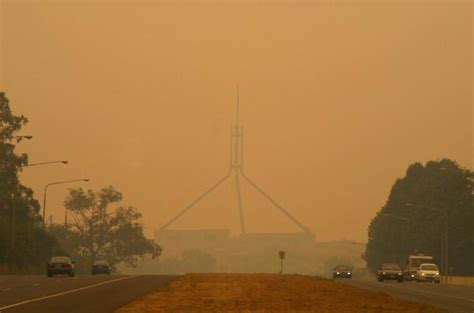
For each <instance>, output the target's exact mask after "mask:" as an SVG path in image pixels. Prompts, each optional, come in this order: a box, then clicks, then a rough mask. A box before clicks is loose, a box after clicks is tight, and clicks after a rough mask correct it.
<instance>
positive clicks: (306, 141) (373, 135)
mask: <svg viewBox="0 0 474 313" xmlns="http://www.w3.org/2000/svg"><path fill="white" fill-rule="evenodd" d="M0 3H1V6H0V10H1V12H0V18H1V27H2V29H1V32H0V34H1V49H0V51H1V53H2V58H1V60H2V62H1V66H2V67H1V68H0V73H1V79H0V90H3V91H5V92H6V94H7V97H8V98H9V99H10V103H11V106H12V108H13V110H14V112H15V113H17V114H24V115H26V116H27V117H28V118H29V119H30V123H29V124H28V126H27V127H26V128H25V129H24V130H23V134H32V135H33V136H34V139H33V140H31V141H24V142H22V143H21V144H20V145H19V151H21V152H27V153H28V154H29V157H30V162H32V163H34V162H42V161H52V160H59V159H66V160H69V161H70V164H69V165H67V166H64V165H57V164H56V165H49V166H42V167H31V168H25V169H24V171H23V173H22V175H21V179H22V181H23V182H24V183H25V184H26V185H28V186H31V187H32V188H33V189H34V191H35V194H36V197H37V198H38V199H39V200H41V201H42V197H43V188H44V185H45V184H47V183H49V182H54V181H58V180H68V179H75V178H82V177H88V178H90V179H91V181H90V182H89V183H87V184H85V183H81V184H72V185H58V186H52V187H50V189H49V191H48V205H47V210H48V212H47V215H49V214H52V215H53V218H54V221H55V222H58V223H59V222H63V218H64V208H63V206H62V202H63V200H64V198H65V197H66V195H67V190H68V188H70V187H84V188H92V189H98V188H101V187H104V186H108V185H113V186H115V187H116V188H117V189H119V190H120V191H122V192H123V193H124V196H125V197H124V201H123V203H124V204H127V205H132V206H136V207H137V208H139V210H140V211H141V212H142V213H143V217H144V218H143V222H144V223H145V225H146V233H147V234H148V235H149V236H151V235H152V234H153V231H154V230H155V229H157V228H158V227H160V226H161V225H162V224H164V223H165V222H166V221H167V220H168V219H170V218H171V217H173V215H174V214H176V213H177V212H178V210H179V209H181V208H182V207H183V206H184V205H186V204H188V203H189V202H191V201H192V200H193V199H194V198H195V197H197V196H198V195H199V194H200V193H202V192H203V191H205V190H206V189H207V188H209V187H210V186H211V185H212V184H213V183H214V182H216V181H217V180H218V179H220V178H221V177H223V176H224V175H225V174H226V172H227V169H228V153H229V128H230V125H231V123H232V121H233V119H234V115H235V103H236V85H237V84H239V85H240V103H241V108H240V109H241V110H240V113H241V115H240V117H241V121H242V124H243V125H244V128H245V135H246V136H245V170H246V172H247V174H248V175H249V176H250V177H252V178H253V179H254V180H255V181H256V182H258V183H259V184H260V185H261V187H262V188H263V189H265V190H266V191H267V192H268V193H269V194H271V195H272V196H273V198H275V200H277V201H278V202H280V203H281V204H282V205H283V206H285V207H286V208H287V209H288V210H289V211H290V212H291V213H292V214H293V215H295V216H296V217H297V218H298V219H300V220H301V221H302V222H303V223H304V224H305V225H307V226H308V227H310V228H311V230H312V231H313V232H314V233H315V235H316V239H317V240H337V239H342V238H346V239H351V240H357V241H366V238H367V233H366V231H367V226H368V224H369V222H370V219H371V218H372V217H373V216H374V214H375V213H376V212H377V211H378V210H379V209H380V207H381V206H383V205H384V203H385V201H386V199H387V196H388V193H389V192H390V188H391V186H392V184H393V183H394V181H395V180H396V179H397V178H399V177H402V176H403V175H404V173H405V169H406V168H407V166H408V165H409V164H410V163H412V162H415V161H421V162H423V163H424V162H426V161H428V160H432V159H439V158H442V157H448V158H452V159H455V160H456V161H457V162H458V163H460V164H461V165H462V166H465V167H470V168H472V161H473V153H472V152H473V151H472V145H473V137H472V130H473V129H472V119H473V112H472V111H473V109H472V104H473V103H472V2H471V1H456V0H453V1H404V0H400V1H355V0H354V1H329V0H328V1H316V0H314V1H131V0H130V1H111V0H108V1H99V0H97V1H91V0H89V1H85V0H84V1H73V0H70V1H41V0H31V1H24V0H0ZM233 187H234V185H233V181H229V182H227V183H226V184H225V185H223V186H222V187H221V188H219V189H218V190H217V191H216V192H215V193H214V194H212V195H211V196H210V197H209V198H207V199H206V200H205V201H203V202H202V203H200V205H198V206H196V207H195V208H194V209H192V210H191V211H190V212H189V213H188V214H187V215H184V216H183V217H182V218H181V219H180V220H178V222H176V224H174V225H173V226H172V228H230V229H231V230H232V232H233V233H234V234H238V233H239V217H238V209H237V202H236V196H235V193H234V188H233ZM242 192H243V197H244V201H243V205H244V210H245V217H246V224H247V229H248V231H249V232H292V231H299V230H298V228H297V227H296V226H295V225H294V224H293V223H292V222H291V221H289V220H288V219H286V218H285V217H284V216H283V215H282V214H281V213H280V212H279V211H277V210H276V209H274V208H273V207H272V205H271V204H269V203H268V202H266V201H265V199H263V198H262V197H261V196H260V195H259V194H257V193H256V192H255V191H254V190H252V189H251V188H250V186H248V185H247V184H245V183H243V189H242Z"/></svg>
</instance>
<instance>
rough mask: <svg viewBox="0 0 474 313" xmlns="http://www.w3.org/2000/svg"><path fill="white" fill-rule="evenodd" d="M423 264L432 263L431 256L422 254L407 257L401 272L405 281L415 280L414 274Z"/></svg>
mask: <svg viewBox="0 0 474 313" xmlns="http://www.w3.org/2000/svg"><path fill="white" fill-rule="evenodd" d="M423 263H433V256H432V255H427V254H423V253H414V254H411V255H409V256H408V258H407V264H406V267H405V270H404V272H403V276H404V279H405V281H410V280H416V273H417V270H418V269H419V267H420V265H421V264H423Z"/></svg>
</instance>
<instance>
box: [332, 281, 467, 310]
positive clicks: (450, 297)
mask: <svg viewBox="0 0 474 313" xmlns="http://www.w3.org/2000/svg"><path fill="white" fill-rule="evenodd" d="M338 281H341V282H344V283H347V284H349V285H352V286H355V287H359V288H364V289H369V290H372V291H377V292H384V293H386V294H389V295H391V296H393V297H396V298H401V299H405V300H408V301H413V302H421V303H426V304H429V305H432V306H435V307H438V308H442V309H446V310H448V311H449V312H451V313H473V312H474V286H472V285H471V286H467V285H466V286H463V285H444V284H433V283H416V282H404V283H397V282H383V283H379V282H377V281H375V280H374V281H371V280H357V279H352V280H349V279H348V280H338Z"/></svg>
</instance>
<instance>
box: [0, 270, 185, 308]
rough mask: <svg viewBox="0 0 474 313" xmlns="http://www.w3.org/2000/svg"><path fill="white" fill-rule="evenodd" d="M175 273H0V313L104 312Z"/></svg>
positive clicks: (119, 305)
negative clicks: (110, 274)
mask: <svg viewBox="0 0 474 313" xmlns="http://www.w3.org/2000/svg"><path fill="white" fill-rule="evenodd" d="M175 278H176V277H175V276H153V275H147V276H76V277H52V278H48V277H45V276H14V275H9V276H0V313H26V312H35V313H43V312H44V313H46V312H47V313H56V312H58V313H59V312H61V313H86V312H87V313H107V312H113V311H114V310H115V309H117V308H119V307H121V306H124V305H126V304H127V303H129V302H131V301H133V300H134V299H136V298H138V297H140V296H142V295H145V294H147V293H149V292H152V291H154V290H157V289H158V288H160V287H163V286H165V285H166V284H167V283H169V282H170V281H171V280H173V279H175Z"/></svg>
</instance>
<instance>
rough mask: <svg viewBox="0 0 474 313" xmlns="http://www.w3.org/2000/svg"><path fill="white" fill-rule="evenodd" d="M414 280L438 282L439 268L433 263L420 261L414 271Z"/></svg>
mask: <svg viewBox="0 0 474 313" xmlns="http://www.w3.org/2000/svg"><path fill="white" fill-rule="evenodd" d="M416 281H417V282H424V281H428V282H435V283H437V284H439V283H440V281H441V279H440V276H439V268H438V266H437V265H436V264H434V263H422V264H420V267H418V270H417V271H416Z"/></svg>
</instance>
